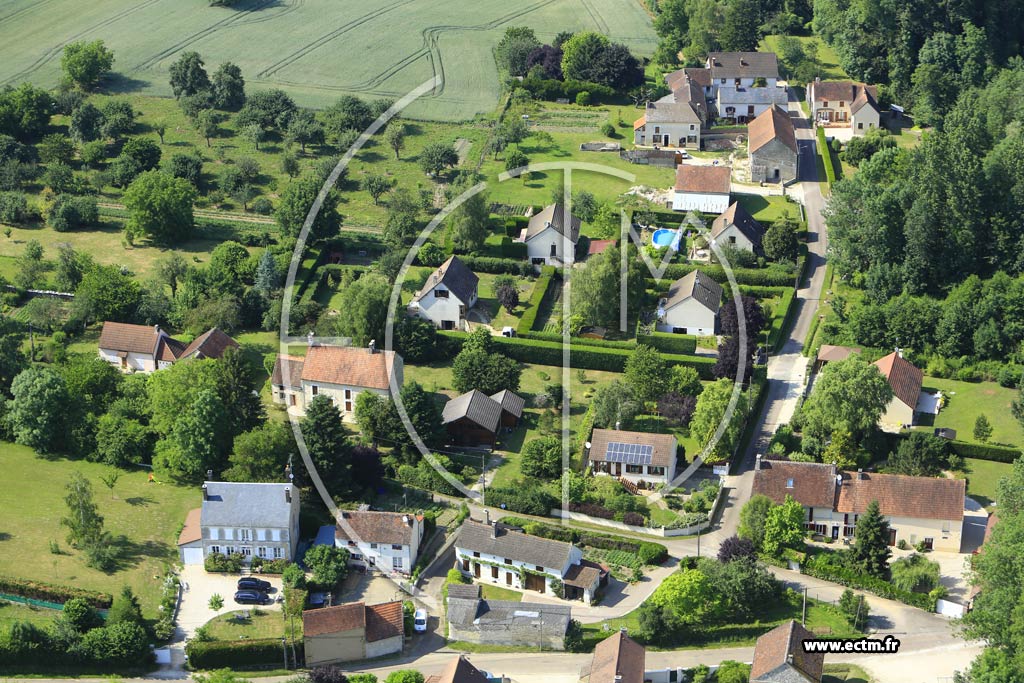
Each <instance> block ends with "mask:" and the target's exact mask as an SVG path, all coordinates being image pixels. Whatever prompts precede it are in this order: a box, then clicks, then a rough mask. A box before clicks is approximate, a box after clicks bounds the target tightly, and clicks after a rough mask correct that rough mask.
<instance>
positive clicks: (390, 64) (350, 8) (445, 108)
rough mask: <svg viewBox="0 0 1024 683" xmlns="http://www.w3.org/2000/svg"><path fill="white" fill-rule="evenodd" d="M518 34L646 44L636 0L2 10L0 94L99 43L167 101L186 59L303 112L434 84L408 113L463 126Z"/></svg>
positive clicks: (122, 78)
mask: <svg viewBox="0 0 1024 683" xmlns="http://www.w3.org/2000/svg"><path fill="white" fill-rule="evenodd" d="M522 25H525V26H530V27H532V28H533V29H535V31H536V32H537V37H538V38H539V39H540V40H543V41H550V40H552V39H553V38H554V37H555V35H556V34H557V33H558V32H560V31H580V30H592V31H599V32H601V33H604V34H606V35H608V36H609V37H610V38H611V39H612V40H615V41H618V42H623V43H625V44H626V45H628V46H629V47H630V48H631V49H632V50H633V51H634V52H636V53H637V54H640V55H650V54H651V53H652V52H653V51H654V48H655V46H656V43H657V38H656V36H655V34H654V30H653V29H652V27H651V22H650V18H649V17H648V15H647V13H646V12H645V11H644V9H643V7H642V6H641V4H640V2H639V1H638V0H515V1H514V2H507V1H506V0H477V1H476V2H468V3H467V2H451V0H365V1H364V2H338V1H337V0H241V1H240V2H238V3H237V4H236V5H235V6H234V8H224V7H210V6H209V3H208V2H206V1H205V0H191V1H190V2H182V0H93V1H92V2H87V3H83V2H80V0H42V1H40V0H0V84H4V83H16V82H19V81H23V80H31V81H33V82H36V83H38V84H40V85H44V86H54V85H56V84H57V81H58V79H59V76H60V56H61V51H62V49H63V46H64V45H65V44H67V43H68V42H71V41H75V40H93V39H97V38H100V39H103V40H104V41H105V42H106V44H107V46H108V47H110V48H111V49H112V50H113V51H114V53H115V55H116V59H117V61H116V63H115V65H114V70H115V71H116V78H114V79H113V82H112V83H111V85H112V88H113V89H115V90H118V91H142V92H145V93H148V94H154V95H169V94H170V87H169V86H168V83H167V70H168V67H169V66H170V64H171V63H172V62H173V61H174V60H175V59H176V58H177V57H178V55H180V53H181V52H183V51H189V50H194V51H197V52H199V53H200V54H202V55H203V57H204V59H205V60H206V62H207V64H208V65H210V64H212V65H216V64H218V63H220V62H223V61H227V60H230V61H232V62H235V63H236V64H238V65H239V66H240V67H241V68H242V72H243V74H244V76H245V78H246V81H248V82H249V83H250V84H252V85H254V86H256V87H257V88H282V89H284V90H286V91H288V92H289V93H290V94H292V95H293V96H294V97H295V99H296V100H297V101H298V102H299V103H300V104H303V105H306V106H313V107H321V106H324V105H327V104H329V103H330V102H332V101H333V100H334V99H336V98H337V97H338V96H339V95H341V94H344V93H350V94H356V95H364V96H368V97H390V98H396V99H397V98H398V97H401V96H402V95H404V94H406V93H408V92H409V91H410V90H412V89H413V88H415V87H416V86H418V85H419V84H421V83H423V82H424V81H426V80H428V79H431V78H434V77H435V76H439V77H441V78H442V79H443V84H442V85H441V86H440V87H439V88H438V89H437V90H436V91H435V92H433V93H431V94H429V95H428V96H426V97H425V98H423V99H422V100H421V101H420V102H418V103H416V104H415V105H414V107H413V109H412V110H411V112H410V113H411V114H412V115H414V116H416V117H418V118H426V119H433V120H452V121H462V120H467V119H470V118H472V117H473V116H474V115H476V114H478V113H481V112H485V111H489V110H491V109H493V108H494V106H495V104H496V103H497V101H498V96H499V93H500V90H499V82H498V73H497V69H496V67H495V64H494V59H493V56H492V48H493V46H494V45H495V44H496V43H497V42H498V40H499V39H500V37H501V35H502V33H503V32H504V30H505V28H506V27H508V26H522Z"/></svg>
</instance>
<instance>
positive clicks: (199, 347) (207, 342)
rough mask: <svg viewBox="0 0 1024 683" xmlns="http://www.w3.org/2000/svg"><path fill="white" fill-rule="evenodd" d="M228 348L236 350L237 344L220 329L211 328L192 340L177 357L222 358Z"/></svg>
mask: <svg viewBox="0 0 1024 683" xmlns="http://www.w3.org/2000/svg"><path fill="white" fill-rule="evenodd" d="M230 348H234V349H237V348H238V342H236V341H235V340H234V339H232V338H231V337H229V336H228V335H227V334H225V333H224V332H223V331H221V330H220V329H218V328H216V327H213V328H210V329H209V330H207V331H206V332H204V333H203V334H201V335H199V336H198V337H196V338H195V339H193V340H192V343H191V344H189V345H188V347H187V348H186V349H185V350H184V351H183V352H182V353H181V354H180V355H179V357H180V358H189V357H192V356H195V357H196V358H222V357H223V356H224V352H225V351H227V350H228V349H230Z"/></svg>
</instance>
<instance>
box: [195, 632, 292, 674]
mask: <svg viewBox="0 0 1024 683" xmlns="http://www.w3.org/2000/svg"><path fill="white" fill-rule="evenodd" d="M295 650H296V654H297V656H298V658H299V659H300V660H302V659H303V656H304V651H303V642H302V641H301V640H296V641H295ZM185 654H186V655H187V656H188V663H189V666H190V667H192V669H220V668H224V667H227V668H234V669H259V668H273V667H276V666H280V664H281V640H280V639H279V638H266V639H262V640H211V641H199V640H196V639H192V640H190V641H188V644H187V645H186V646H185Z"/></svg>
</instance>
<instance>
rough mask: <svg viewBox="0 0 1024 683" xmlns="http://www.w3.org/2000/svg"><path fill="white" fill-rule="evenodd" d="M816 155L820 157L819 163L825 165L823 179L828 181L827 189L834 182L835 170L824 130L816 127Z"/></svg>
mask: <svg viewBox="0 0 1024 683" xmlns="http://www.w3.org/2000/svg"><path fill="white" fill-rule="evenodd" d="M818 154H820V155H821V162H822V163H823V164H824V165H825V179H826V180H827V181H828V186H829V189H831V188H832V184H833V183H834V182H836V169H835V168H834V167H833V166H832V148H831V147H829V146H828V142H826V141H825V129H824V128H822V127H821V126H819V127H818Z"/></svg>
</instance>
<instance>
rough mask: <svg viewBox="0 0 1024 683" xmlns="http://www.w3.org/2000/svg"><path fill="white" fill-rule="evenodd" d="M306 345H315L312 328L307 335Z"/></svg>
mask: <svg viewBox="0 0 1024 683" xmlns="http://www.w3.org/2000/svg"><path fill="white" fill-rule="evenodd" d="M306 345H307V346H312V345H313V330H310V331H309V334H307V335H306Z"/></svg>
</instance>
